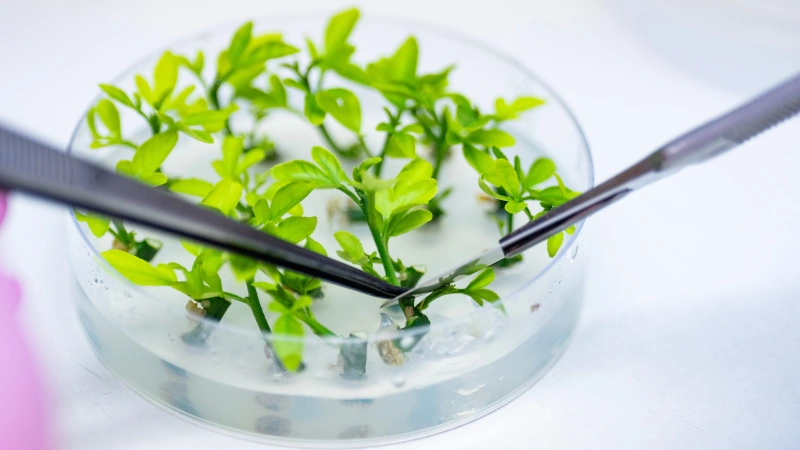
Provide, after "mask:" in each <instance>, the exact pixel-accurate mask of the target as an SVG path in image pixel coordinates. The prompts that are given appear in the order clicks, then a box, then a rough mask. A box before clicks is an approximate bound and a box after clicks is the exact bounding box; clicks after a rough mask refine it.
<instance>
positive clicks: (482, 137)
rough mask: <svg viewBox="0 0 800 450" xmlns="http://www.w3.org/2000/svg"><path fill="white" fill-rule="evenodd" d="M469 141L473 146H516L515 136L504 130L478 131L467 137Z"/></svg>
mask: <svg viewBox="0 0 800 450" xmlns="http://www.w3.org/2000/svg"><path fill="white" fill-rule="evenodd" d="M467 140H468V141H469V142H472V143H473V144H478V145H483V146H485V147H500V148H503V147H511V146H512V145H514V142H515V141H514V136H511V135H510V134H508V133H506V132H505V131H503V130H497V129H493V130H477V131H473V132H472V133H470V134H469V135H468V136H467Z"/></svg>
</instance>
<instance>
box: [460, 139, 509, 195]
mask: <svg viewBox="0 0 800 450" xmlns="http://www.w3.org/2000/svg"><path fill="white" fill-rule="evenodd" d="M463 152H464V158H465V159H466V160H467V162H468V163H469V165H470V166H472V168H474V169H475V170H476V171H477V172H478V173H479V174H481V175H483V178H484V179H486V181H488V182H489V183H491V184H493V185H495V186H500V184H501V180H500V178H499V177H498V176H497V170H496V168H497V166H496V164H495V160H494V158H492V157H491V155H489V153H488V152H485V151H483V150H478V149H477V148H475V147H473V146H472V145H469V144H464V148H463Z"/></svg>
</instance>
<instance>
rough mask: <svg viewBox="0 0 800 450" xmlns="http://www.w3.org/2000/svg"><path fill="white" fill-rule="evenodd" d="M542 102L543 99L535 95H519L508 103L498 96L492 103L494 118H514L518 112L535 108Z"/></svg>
mask: <svg viewBox="0 0 800 450" xmlns="http://www.w3.org/2000/svg"><path fill="white" fill-rule="evenodd" d="M544 103H545V101H544V100H543V99H541V98H537V97H519V98H517V99H516V100H514V101H513V102H512V103H511V105H509V104H508V103H506V101H505V100H503V99H502V98H498V99H497V100H496V101H495V104H494V107H495V118H496V119H497V120H510V119H516V118H517V117H518V114H519V113H521V112H523V111H527V110H529V109H533V108H536V107H537V106H540V105H543V104H544Z"/></svg>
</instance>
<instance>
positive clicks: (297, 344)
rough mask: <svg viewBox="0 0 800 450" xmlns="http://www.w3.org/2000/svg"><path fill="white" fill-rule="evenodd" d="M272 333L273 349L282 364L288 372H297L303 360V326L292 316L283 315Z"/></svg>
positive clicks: (276, 322)
mask: <svg viewBox="0 0 800 450" xmlns="http://www.w3.org/2000/svg"><path fill="white" fill-rule="evenodd" d="M274 303H275V302H272V303H270V305H272V304H274ZM272 333H273V335H272V339H271V342H272V348H274V349H275V353H276V354H277V356H278V358H280V360H281V363H282V364H283V366H284V367H285V368H286V370H288V371H290V372H294V371H296V370H297V369H298V368H299V367H300V363H301V362H302V360H303V339H302V337H303V324H302V323H300V321H299V320H297V319H296V318H295V317H294V316H293V315H291V314H282V315H281V316H279V317H278V319H277V320H276V321H275V324H274V325H273V327H272Z"/></svg>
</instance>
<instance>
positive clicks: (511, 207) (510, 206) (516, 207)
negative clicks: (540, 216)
mask: <svg viewBox="0 0 800 450" xmlns="http://www.w3.org/2000/svg"><path fill="white" fill-rule="evenodd" d="M527 207H528V205H527V204H526V203H525V202H522V201H516V200H512V201H510V202H508V203H506V205H505V210H506V211H507V212H509V213H511V214H517V213H520V212H522V211H523V210H524V209H525V208H527Z"/></svg>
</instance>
